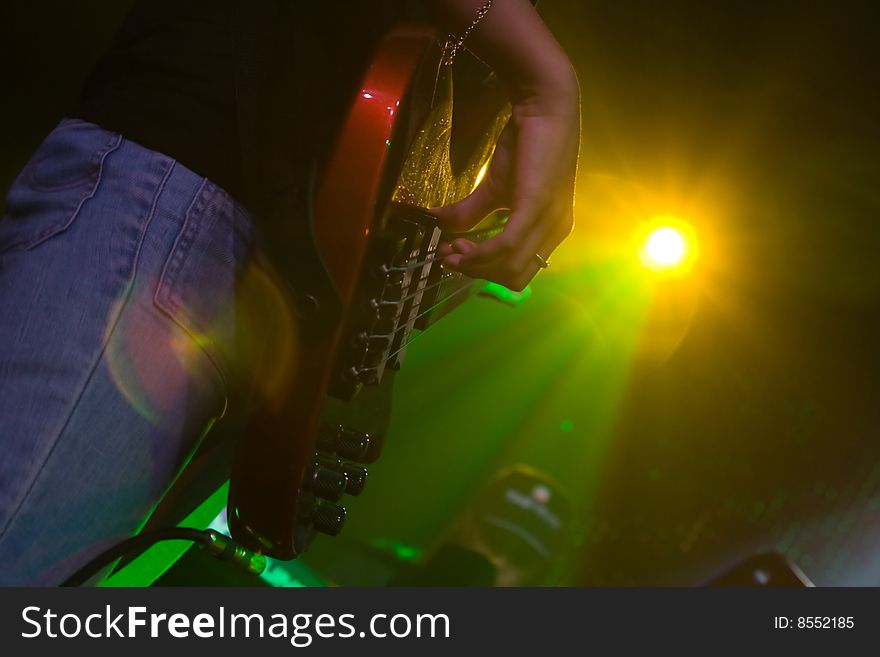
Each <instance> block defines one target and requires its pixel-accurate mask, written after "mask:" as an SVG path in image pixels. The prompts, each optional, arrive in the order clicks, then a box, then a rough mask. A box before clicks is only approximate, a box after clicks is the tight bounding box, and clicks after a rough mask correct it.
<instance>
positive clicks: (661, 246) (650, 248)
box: [645, 228, 685, 267]
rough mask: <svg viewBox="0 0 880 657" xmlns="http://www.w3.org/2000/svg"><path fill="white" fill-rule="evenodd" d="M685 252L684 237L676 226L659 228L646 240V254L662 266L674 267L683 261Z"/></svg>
mask: <svg viewBox="0 0 880 657" xmlns="http://www.w3.org/2000/svg"><path fill="white" fill-rule="evenodd" d="M684 253H685V244H684V237H682V234H681V233H679V232H678V231H677V230H675V229H674V228H658V229H657V230H655V231H654V232H653V233H651V234H650V235H648V241H647V242H645V255H646V256H647V258H648V259H649V260H650V261H651V263H652V264H655V265H659V266H660V267H674V266H675V265H677V264H679V263H680V262H681V261H682V259H683V258H684Z"/></svg>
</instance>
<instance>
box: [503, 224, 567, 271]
mask: <svg viewBox="0 0 880 657" xmlns="http://www.w3.org/2000/svg"><path fill="white" fill-rule="evenodd" d="M573 226H574V220H573V216H572V213H571V212H564V213H562V216H561V217H560V216H558V214H557V213H554V216H552V217H550V218H546V217H542V218H541V219H540V220H539V221H538V222H537V224H536V226H535V228H536V229H535V230H533V231H531V232H530V233H529V234H528V235H527V236H526V237H525V239H523V240H522V241H521V242H520V243H519V245H518V246H517V248H516V250H515V251H514V252H513V253H512V254H511V255H510V258H509V260H508V264H509V266H510V269H511V270H512V271H515V272H522V271H524V270H526V269H529V268H530V266H531V265H533V264H538V266H539V267H541V265H542V262H541V261H542V260H543V261H544V262H545V263H546V262H548V261H549V260H550V255H551V254H552V253H553V251H555V250H556V248H557V247H558V246H559V245H560V244H561V243H562V242H563V241H564V240H565V238H566V237H568V236H569V234H571V230H572V228H573Z"/></svg>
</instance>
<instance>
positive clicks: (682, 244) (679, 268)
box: [638, 217, 697, 275]
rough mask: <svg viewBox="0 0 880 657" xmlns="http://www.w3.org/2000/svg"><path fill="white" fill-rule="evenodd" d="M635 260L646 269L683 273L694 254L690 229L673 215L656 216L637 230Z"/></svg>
mask: <svg viewBox="0 0 880 657" xmlns="http://www.w3.org/2000/svg"><path fill="white" fill-rule="evenodd" d="M638 237H639V239H638V245H639V247H638V250H639V260H640V261H641V262H642V265H644V266H645V267H646V268H647V269H650V270H651V271H655V272H661V273H665V274H675V275H678V274H683V273H685V272H687V271H689V270H690V269H691V267H692V266H693V263H694V261H695V260H696V257H697V241H696V238H695V236H694V231H693V229H692V228H691V227H690V226H689V225H688V224H687V223H685V222H683V221H681V220H680V219H676V218H674V217H659V218H657V219H655V220H653V221H651V222H649V223H647V224H645V225H644V226H642V227H641V229H640V230H639V235H638Z"/></svg>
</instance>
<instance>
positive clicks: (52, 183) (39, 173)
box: [0, 119, 122, 254]
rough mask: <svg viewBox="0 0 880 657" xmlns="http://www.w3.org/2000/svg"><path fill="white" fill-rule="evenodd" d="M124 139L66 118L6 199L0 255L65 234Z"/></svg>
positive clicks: (13, 186) (26, 166)
mask: <svg viewBox="0 0 880 657" xmlns="http://www.w3.org/2000/svg"><path fill="white" fill-rule="evenodd" d="M121 141H122V136H121V135H118V134H115V133H111V132H108V131H106V130H104V129H102V128H100V127H98V126H96V125H93V124H91V123H86V122H85V121H79V120H75V119H65V120H64V121H62V122H61V123H60V124H59V125H58V127H57V128H55V130H53V131H52V132H51V133H50V134H49V136H48V137H46V139H45V140H44V141H43V143H42V144H40V146H39V148H38V149H37V151H36V153H34V155H33V157H31V159H30V161H29V162H28V163H27V164H26V165H25V167H24V169H23V170H22V171H21V173H20V174H19V175H18V177H17V178H16V180H15V182H14V183H13V185H12V187H11V188H10V190H9V192H8V194H7V195H6V213H5V215H4V216H3V219H2V220H0V254H3V253H6V252H8V251H14V250H27V249H32V248H34V247H35V246H37V245H39V244H40V243H42V242H44V241H46V240H47V239H49V238H50V237H52V236H53V235H57V234H58V233H60V232H62V231H64V230H66V229H67V228H68V227H69V226H70V225H71V224H72V223H73V221H74V219H76V216H77V214H78V213H79V210H80V208H81V207H82V205H83V203H85V202H86V201H87V200H88V199H90V198H91V197H92V196H93V195H94V194H95V191H96V190H97V188H98V184H99V183H100V180H101V172H102V169H103V165H104V159H105V158H106V157H107V155H108V154H109V153H110V152H111V151H113V150H115V149H116V148H118V146H119V144H120V143H121Z"/></svg>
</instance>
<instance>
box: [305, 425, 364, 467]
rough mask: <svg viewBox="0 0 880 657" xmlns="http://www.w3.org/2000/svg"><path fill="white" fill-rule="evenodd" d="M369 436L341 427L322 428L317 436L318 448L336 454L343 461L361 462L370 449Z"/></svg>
mask: <svg viewBox="0 0 880 657" xmlns="http://www.w3.org/2000/svg"><path fill="white" fill-rule="evenodd" d="M370 440H371V439H370V434H368V433H363V432H361V431H357V430H355V429H347V428H345V427H343V426H339V425H337V426H332V427H324V428H322V430H321V431H320V433H319V435H318V448H319V449H323V450H326V451H328V452H336V453H337V454H339V456H341V457H342V458H344V459H349V460H351V461H363V457H364V455H365V454H366V453H367V451H368V450H369V448H370Z"/></svg>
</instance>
